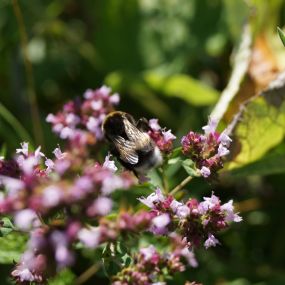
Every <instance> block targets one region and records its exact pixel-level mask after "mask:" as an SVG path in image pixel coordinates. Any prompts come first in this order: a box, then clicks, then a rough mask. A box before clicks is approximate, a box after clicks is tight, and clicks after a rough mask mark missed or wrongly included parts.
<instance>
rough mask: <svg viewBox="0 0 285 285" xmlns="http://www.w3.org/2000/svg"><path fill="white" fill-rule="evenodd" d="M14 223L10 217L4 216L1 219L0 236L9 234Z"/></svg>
mask: <svg viewBox="0 0 285 285" xmlns="http://www.w3.org/2000/svg"><path fill="white" fill-rule="evenodd" d="M13 228H14V226H13V224H12V222H11V221H10V219H9V218H7V217H4V218H2V219H1V220H0V237H3V236H6V235H8V234H9V233H10V232H12V231H13Z"/></svg>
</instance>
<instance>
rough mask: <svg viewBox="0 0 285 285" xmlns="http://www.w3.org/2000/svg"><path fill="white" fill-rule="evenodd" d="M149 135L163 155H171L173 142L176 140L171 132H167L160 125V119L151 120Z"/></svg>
mask: <svg viewBox="0 0 285 285" xmlns="http://www.w3.org/2000/svg"><path fill="white" fill-rule="evenodd" d="M148 124H149V128H150V129H149V131H148V134H149V135H150V137H151V138H152V139H153V141H154V142H155V144H156V145H157V146H158V148H159V149H160V151H162V152H163V153H169V152H170V151H171V150H172V148H173V141H174V140H175V139H176V136H174V135H173V134H172V133H171V130H168V131H166V130H165V129H164V128H161V126H160V125H159V123H158V119H150V120H149V122H148Z"/></svg>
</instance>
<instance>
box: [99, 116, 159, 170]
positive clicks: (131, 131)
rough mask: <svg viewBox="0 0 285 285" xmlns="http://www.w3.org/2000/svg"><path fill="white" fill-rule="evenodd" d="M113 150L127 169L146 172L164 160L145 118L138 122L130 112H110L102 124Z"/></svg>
mask: <svg viewBox="0 0 285 285" xmlns="http://www.w3.org/2000/svg"><path fill="white" fill-rule="evenodd" d="M102 129H103V133H104V136H105V138H106V139H107V140H108V141H109V144H110V148H111V152H112V154H113V155H115V156H116V157H117V158H118V160H119V161H120V162H121V163H122V165H123V166H125V167H126V168H127V169H129V170H132V171H134V172H135V173H136V174H144V173H146V172H147V171H148V170H149V169H151V168H152V167H155V166H158V165H159V164H161V162H162V156H161V153H160V150H159V149H158V147H157V146H156V145H155V143H154V141H153V140H152V139H151V137H150V136H149V135H148V132H147V131H148V129H149V126H148V123H147V121H146V120H145V119H140V120H139V121H138V122H136V121H135V119H134V118H133V117H132V116H131V115H130V114H128V113H124V112H120V111H116V112H112V113H110V114H109V115H108V116H107V117H106V119H105V121H104V122H103V125H102Z"/></svg>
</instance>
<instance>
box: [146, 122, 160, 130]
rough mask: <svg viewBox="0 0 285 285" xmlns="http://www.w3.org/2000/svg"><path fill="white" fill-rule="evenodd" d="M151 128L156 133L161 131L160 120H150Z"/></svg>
mask: <svg viewBox="0 0 285 285" xmlns="http://www.w3.org/2000/svg"><path fill="white" fill-rule="evenodd" d="M149 126H150V127H151V128H152V129H153V130H154V131H159V130H160V129H161V127H160V125H159V123H158V119H150V120H149Z"/></svg>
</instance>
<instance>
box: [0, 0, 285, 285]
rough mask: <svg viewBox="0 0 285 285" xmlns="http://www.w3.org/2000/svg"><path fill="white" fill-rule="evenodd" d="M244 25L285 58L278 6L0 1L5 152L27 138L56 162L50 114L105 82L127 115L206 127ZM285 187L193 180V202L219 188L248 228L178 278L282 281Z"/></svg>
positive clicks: (278, 0) (260, 283)
mask: <svg viewBox="0 0 285 285" xmlns="http://www.w3.org/2000/svg"><path fill="white" fill-rule="evenodd" d="M247 21H252V22H253V23H254V35H253V37H255V38H257V37H258V35H259V34H262V33H266V35H267V36H268V37H267V39H271V38H273V39H274V40H272V41H270V40H269V41H268V42H269V44H270V45H271V44H272V43H274V41H277V42H278V44H279V46H278V44H277V47H276V45H275V48H276V49H275V50H274V52H273V53H276V55H277V54H280V53H284V54H285V49H283V47H282V44H281V42H280V41H279V39H278V38H277V34H276V27H277V25H278V26H280V27H282V26H283V24H284V22H285V1H282V0H272V1H267V0H264V1H263V0H255V1H254V0H253V1H250V0H248V1H245V0H244V1H242V0H224V1H222V0H85V1H84V0H81V1H76V0H49V1H47V0H42V1H38V0H29V1H24V0H18V1H16V0H13V1H12V0H0V35H1V37H0V55H1V56H0V147H2V150H4V149H6V150H7V155H8V156H9V155H11V154H12V153H13V151H14V149H15V148H16V147H17V146H18V145H19V143H20V142H21V141H23V140H29V141H32V143H33V144H34V145H38V144H41V145H42V147H43V150H44V151H45V152H46V153H47V154H48V155H49V154H50V153H51V150H52V149H54V147H55V146H56V145H57V143H58V139H57V138H56V136H55V135H53V134H52V132H51V130H50V127H49V125H48V124H47V123H45V117H46V116H47V114H48V113H51V112H52V113H55V112H57V110H59V109H60V108H61V106H62V104H63V103H64V102H66V101H67V100H69V99H73V98H75V97H76V96H81V94H83V92H84V91H85V90H86V89H87V88H97V87H100V86H101V85H102V84H107V85H109V86H111V87H112V88H113V90H114V91H115V92H119V93H120V95H121V104H120V107H119V108H120V109H122V110H125V111H127V112H130V113H132V114H133V115H134V116H135V117H136V118H139V117H140V116H144V117H147V118H153V117H156V118H159V120H160V122H161V125H162V126H167V128H171V129H172V130H173V132H174V133H175V134H176V135H177V137H178V139H179V140H180V138H181V136H182V135H183V134H185V133H186V132H187V131H189V130H190V129H192V130H199V129H200V128H201V126H203V125H204V124H205V122H206V121H207V117H208V115H209V114H210V112H211V109H212V108H213V107H214V105H215V103H216V102H217V101H218V99H219V96H220V93H221V91H222V90H223V89H224V88H225V86H226V85H227V82H228V79H229V77H230V74H231V70H232V61H231V60H232V57H231V55H232V54H233V52H234V51H235V50H236V49H237V46H238V43H239V41H240V38H241V34H242V31H243V26H244V24H245V23H246V22H247ZM25 57H26V58H27V59H28V62H26V63H25V60H24V59H25ZM261 80H262V79H261ZM250 90H252V89H250ZM252 95H254V94H250V95H249V96H252ZM34 97H36V100H34V99H33V98H34ZM37 111H38V115H39V117H40V122H39V121H38V120H37ZM33 114H34V115H33ZM225 121H226V120H225ZM41 130H42V131H41ZM41 132H42V136H41ZM179 140H178V142H177V144H179ZM178 178H179V176H178ZM178 178H177V180H178ZM177 182H178V181H177ZM175 183H176V181H174V182H173V184H174V185H175ZM284 185H285V176H284V173H279V174H274V175H251V176H246V177H243V178H242V179H240V178H238V179H235V178H233V177H230V178H224V179H221V182H220V183H219V185H210V186H209V185H207V184H206V183H205V182H201V181H198V180H197V181H194V182H193V184H192V185H191V186H189V189H190V190H191V193H192V194H193V195H195V196H198V197H202V196H203V195H209V193H210V190H211V189H215V191H217V193H218V194H219V195H221V197H222V199H223V200H224V201H225V200H226V199H230V198H232V197H233V198H234V200H235V201H238V202H239V204H238V205H239V208H240V210H241V212H242V213H241V215H242V216H243V218H244V222H243V223H241V224H239V225H235V226H234V227H232V228H231V229H230V230H229V231H227V232H225V233H224V234H222V235H221V236H220V237H219V239H220V240H221V241H222V244H223V246H220V247H217V248H214V249H210V250H208V251H207V252H206V251H205V250H201V251H199V252H198V260H199V262H200V266H199V268H197V269H190V270H188V271H187V272H186V273H185V274H183V276H181V278H182V279H183V280H187V279H189V280H197V281H200V282H202V283H203V284H204V285H212V284H215V285H250V284H255V285H265V284H270V285H274V284H280V285H281V284H285V242H284V241H285V226H284V225H285V223H284V217H285V210H284V209H285V208H284V205H283V203H284V201H285V194H284V193H285V191H284ZM0 268H2V269H1V271H2V272H4V271H5V272H6V270H8V269H9V266H4V265H1V266H0ZM5 274H6V273H5ZM179 279H180V277H177V279H176V281H175V282H174V283H172V284H177V283H176V282H178V280H179ZM1 282H2V281H1ZM3 282H4V281H3ZM102 282H103V281H102ZM1 284H2V283H1ZM60 284H61V283H60ZM88 284H89V283H88ZM90 284H93V283H92V280H91V281H90ZM100 284H101V283H100ZM102 284H103V283H102ZM179 284H180V283H179ZM181 284H182V283H181Z"/></svg>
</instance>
